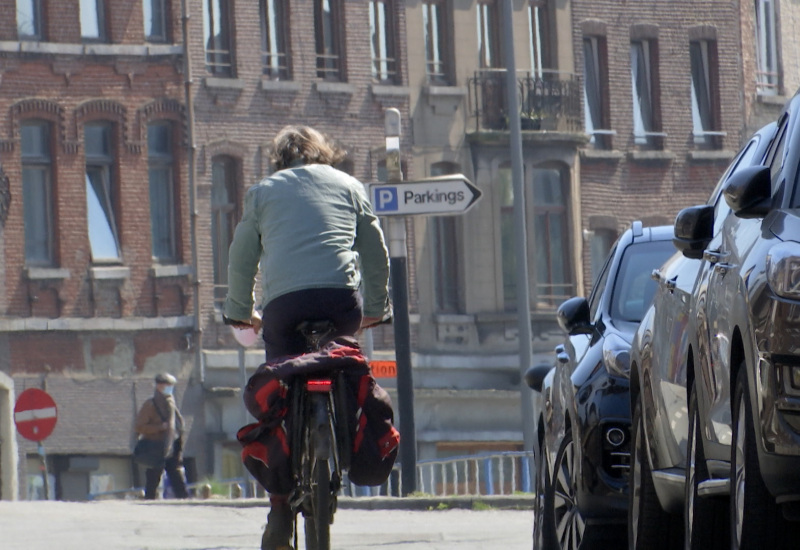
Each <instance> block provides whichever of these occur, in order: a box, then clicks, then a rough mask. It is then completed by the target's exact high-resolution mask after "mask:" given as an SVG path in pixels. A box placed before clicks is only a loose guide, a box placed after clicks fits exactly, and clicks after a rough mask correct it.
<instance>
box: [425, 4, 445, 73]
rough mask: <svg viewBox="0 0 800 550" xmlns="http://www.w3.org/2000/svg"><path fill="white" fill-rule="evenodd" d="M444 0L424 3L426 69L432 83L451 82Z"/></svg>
mask: <svg viewBox="0 0 800 550" xmlns="http://www.w3.org/2000/svg"><path fill="white" fill-rule="evenodd" d="M446 9H447V8H446V7H445V2H444V0H438V1H436V0H434V1H432V0H427V1H424V2H423V3H422V25H423V27H424V30H425V70H426V73H427V75H428V82H430V83H431V84H444V85H448V84H450V83H451V82H450V72H451V67H450V48H449V46H448V44H449V42H448V33H447V13H446Z"/></svg>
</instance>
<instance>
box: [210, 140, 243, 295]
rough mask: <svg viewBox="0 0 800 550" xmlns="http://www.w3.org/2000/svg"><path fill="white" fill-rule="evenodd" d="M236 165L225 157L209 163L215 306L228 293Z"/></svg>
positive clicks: (235, 210)
mask: <svg viewBox="0 0 800 550" xmlns="http://www.w3.org/2000/svg"><path fill="white" fill-rule="evenodd" d="M237 176H238V164H237V162H236V160H235V159H233V158H231V157H227V156H219V157H215V158H214V159H213V160H212V162H211V248H212V253H213V256H214V303H215V304H216V305H217V306H219V307H221V306H222V304H223V303H224V302H225V296H226V295H227V294H228V249H229V248H230V246H231V241H232V240H233V231H234V229H235V227H236V222H237V209H236V204H237V196H238V195H237V193H236V190H237V189H238V184H237V179H238V177H237Z"/></svg>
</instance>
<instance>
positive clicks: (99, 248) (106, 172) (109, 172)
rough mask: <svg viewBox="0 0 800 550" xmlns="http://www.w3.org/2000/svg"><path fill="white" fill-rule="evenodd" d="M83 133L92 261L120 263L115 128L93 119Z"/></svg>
mask: <svg viewBox="0 0 800 550" xmlns="http://www.w3.org/2000/svg"><path fill="white" fill-rule="evenodd" d="M83 132H84V149H85V151H86V207H87V216H88V225H89V244H90V246H91V251H92V261H93V262H95V263H107V262H118V261H120V260H121V259H122V256H121V253H120V241H119V227H118V226H117V220H118V216H117V207H118V200H117V191H116V188H115V182H114V168H115V166H114V163H115V158H114V147H113V127H112V125H111V124H108V123H102V122H101V123H98V122H93V123H91V124H86V125H85V126H84V129H83Z"/></svg>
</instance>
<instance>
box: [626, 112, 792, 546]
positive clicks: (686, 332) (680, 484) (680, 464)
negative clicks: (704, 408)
mask: <svg viewBox="0 0 800 550" xmlns="http://www.w3.org/2000/svg"><path fill="white" fill-rule="evenodd" d="M776 127H777V125H776V124H775V123H772V124H769V125H767V126H765V127H764V128H762V129H761V130H760V131H759V132H757V133H756V134H755V135H754V136H752V137H751V138H750V139H749V140H748V142H747V143H746V144H745V146H744V147H742V149H741V150H740V151H739V153H738V154H737V155H736V157H734V160H733V161H732V162H731V164H730V165H729V167H728V169H727V170H726V171H725V173H724V174H723V175H722V177H721V178H720V180H719V182H718V183H717V186H716V189H715V190H714V191H713V193H712V194H711V199H710V200H709V202H708V204H709V205H710V206H714V205H716V204H717V203H718V201H723V200H724V199H722V198H721V197H722V188H723V186H724V185H725V184H726V183H727V181H728V179H729V178H730V177H731V175H732V174H734V173H736V171H738V170H739V169H742V168H745V167H749V166H752V165H753V164H758V163H760V162H761V159H762V158H763V156H764V152H765V151H766V148H767V145H768V144H769V143H770V139H771V138H772V136H773V135H774V134H775V129H776ZM700 266H701V260H700V259H699V258H688V257H686V256H684V255H683V254H682V253H681V252H677V253H676V254H675V255H673V256H672V257H671V258H670V259H669V260H667V262H666V263H665V264H664V265H663V266H662V267H661V268H660V269H658V270H656V271H654V272H653V278H654V279H655V281H656V282H657V283H658V289H657V290H656V293H655V296H654V298H653V303H652V305H651V306H650V307H649V308H648V310H647V313H645V315H644V318H643V319H642V322H641V323H640V324H639V328H638V329H637V331H636V334H635V336H634V338H633V344H632V345H631V376H630V396H631V416H632V422H633V427H632V431H631V476H630V489H629V497H630V502H629V506H628V542H629V544H628V546H629V548H630V549H631V550H667V549H679V548H683V547H684V517H683V509H684V499H685V497H686V489H685V487H686V484H685V477H686V463H687V461H686V442H687V433H688V427H689V421H688V418H689V415H688V403H687V397H686V395H687V393H686V370H687V369H686V365H687V361H686V357H687V356H688V349H689V342H690V335H692V334H693V332H694V330H695V327H696V325H695V323H694V322H693V319H692V315H691V307H692V305H693V301H692V300H693V293H694V288H695V284H696V282H697V279H698V274H699V272H700ZM717 515H718V516H720V517H721V521H722V523H723V524H724V517H723V516H724V511H723V514H722V515H720V514H719V513H718V514H717ZM725 531H726V528H723V532H722V533H710V534H709V538H710V537H712V536H713V537H714V541H715V542H718V543H719V544H721V545H724V544H725V541H726V540H727V536H726V535H727V533H726V532H725ZM707 543H708V544H709V545H711V544H713V542H711V541H708V542H707ZM704 550H705V549H704Z"/></svg>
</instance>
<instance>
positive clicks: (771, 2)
mask: <svg viewBox="0 0 800 550" xmlns="http://www.w3.org/2000/svg"><path fill="white" fill-rule="evenodd" d="M755 7H756V62H757V63H758V67H757V69H756V88H757V90H758V93H759V94H762V95H776V94H777V93H778V77H779V73H778V39H777V36H776V34H777V31H776V26H775V19H776V17H775V0H755Z"/></svg>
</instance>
